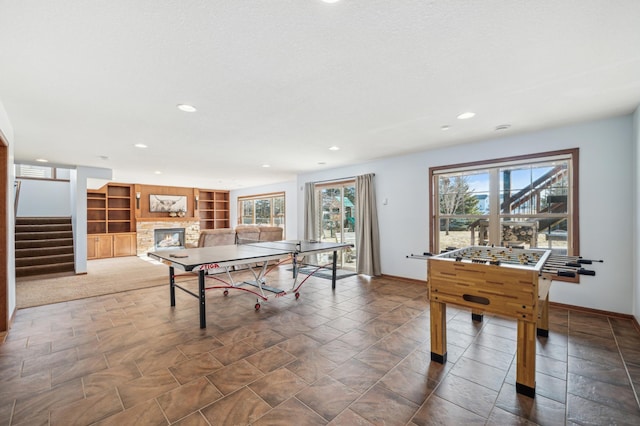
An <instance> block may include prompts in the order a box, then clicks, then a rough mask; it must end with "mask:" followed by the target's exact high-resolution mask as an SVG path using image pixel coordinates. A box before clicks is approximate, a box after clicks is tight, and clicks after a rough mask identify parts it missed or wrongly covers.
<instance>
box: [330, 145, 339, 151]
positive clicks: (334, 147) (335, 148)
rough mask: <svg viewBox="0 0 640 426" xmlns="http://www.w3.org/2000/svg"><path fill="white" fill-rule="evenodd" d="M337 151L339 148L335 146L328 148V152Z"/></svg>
mask: <svg viewBox="0 0 640 426" xmlns="http://www.w3.org/2000/svg"><path fill="white" fill-rule="evenodd" d="M339 149H340V147H339V146H335V145H334V146H330V147H329V151H338V150H339Z"/></svg>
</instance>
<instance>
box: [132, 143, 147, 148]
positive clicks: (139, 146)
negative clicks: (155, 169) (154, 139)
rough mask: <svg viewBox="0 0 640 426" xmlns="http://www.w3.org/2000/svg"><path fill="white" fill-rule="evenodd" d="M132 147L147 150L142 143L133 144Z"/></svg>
mask: <svg viewBox="0 0 640 426" xmlns="http://www.w3.org/2000/svg"><path fill="white" fill-rule="evenodd" d="M133 146H135V147H136V148H148V147H147V145H145V144H143V143H137V144H135V145H133Z"/></svg>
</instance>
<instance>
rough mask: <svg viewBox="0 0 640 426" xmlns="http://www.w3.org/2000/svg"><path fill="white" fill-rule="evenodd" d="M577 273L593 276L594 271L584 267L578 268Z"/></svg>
mask: <svg viewBox="0 0 640 426" xmlns="http://www.w3.org/2000/svg"><path fill="white" fill-rule="evenodd" d="M578 273H579V274H580V275H591V276H595V274H596V271H590V270H588V269H584V268H580V269H578Z"/></svg>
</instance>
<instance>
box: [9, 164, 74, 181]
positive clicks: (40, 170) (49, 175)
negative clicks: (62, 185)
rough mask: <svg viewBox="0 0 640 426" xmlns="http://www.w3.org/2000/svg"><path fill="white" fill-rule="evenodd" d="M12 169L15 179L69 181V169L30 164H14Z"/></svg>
mask: <svg viewBox="0 0 640 426" xmlns="http://www.w3.org/2000/svg"><path fill="white" fill-rule="evenodd" d="M14 167H15V174H16V178H21V179H47V180H69V169H61V168H57V167H51V166H33V165H30V164H16V165H15V166H14Z"/></svg>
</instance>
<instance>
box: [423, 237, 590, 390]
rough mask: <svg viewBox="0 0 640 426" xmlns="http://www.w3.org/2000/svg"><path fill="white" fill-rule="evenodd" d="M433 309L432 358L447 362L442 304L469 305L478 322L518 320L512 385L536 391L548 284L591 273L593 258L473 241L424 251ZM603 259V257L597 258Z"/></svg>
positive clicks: (546, 321)
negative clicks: (444, 249)
mask: <svg viewBox="0 0 640 426" xmlns="http://www.w3.org/2000/svg"><path fill="white" fill-rule="evenodd" d="M411 257H413V258H424V259H427V264H428V267H427V284H428V287H429V301H430V308H431V359H432V360H433V361H436V362H439V363H445V362H446V361H447V330H446V305H447V304H453V305H457V306H462V307H467V308H470V309H471V313H472V318H473V319H474V320H476V321H481V320H482V318H483V314H484V313H485V312H486V313H493V314H496V315H501V316H506V317H509V318H514V319H516V320H517V354H516V358H517V359H516V362H517V365H516V390H517V392H518V393H521V394H524V395H527V396H530V397H534V396H535V387H536V384H535V371H536V367H535V366H536V335H541V336H548V331H549V316H548V303H549V289H550V287H551V282H552V281H553V279H554V278H556V277H571V276H577V275H580V274H582V275H595V272H594V271H591V270H587V269H584V268H583V265H584V264H590V263H592V262H593V261H591V260H586V259H582V258H580V257H576V256H559V255H554V254H552V251H551V250H544V249H518V248H506V247H484V246H472V247H466V248H462V249H457V250H452V251H447V252H444V253H441V254H439V255H431V254H429V253H425V254H424V255H422V256H415V255H411ZM598 262H601V261H598Z"/></svg>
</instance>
